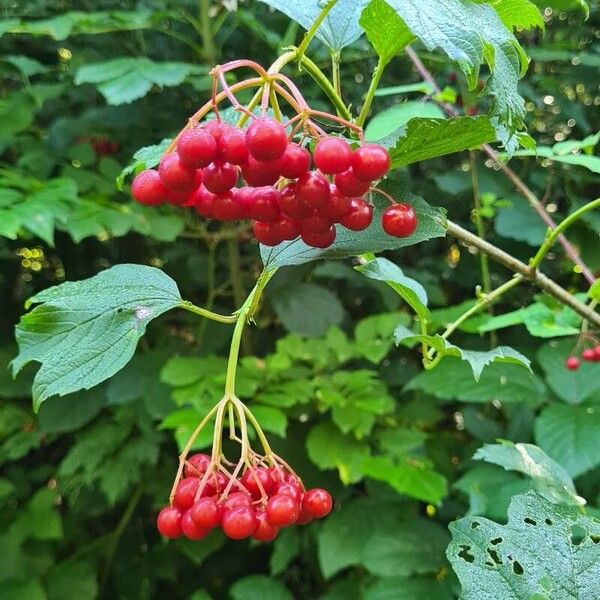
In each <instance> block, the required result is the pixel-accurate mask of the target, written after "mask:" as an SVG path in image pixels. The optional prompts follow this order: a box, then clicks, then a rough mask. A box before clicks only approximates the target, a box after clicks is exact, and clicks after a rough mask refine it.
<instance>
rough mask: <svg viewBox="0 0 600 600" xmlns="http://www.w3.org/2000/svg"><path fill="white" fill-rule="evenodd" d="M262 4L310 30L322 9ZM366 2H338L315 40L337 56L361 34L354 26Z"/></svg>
mask: <svg viewBox="0 0 600 600" xmlns="http://www.w3.org/2000/svg"><path fill="white" fill-rule="evenodd" d="M261 2H264V3H265V4H268V5H269V6H272V7H273V8H276V9H277V10H280V11H281V12H282V13H285V14H286V15H287V16H288V17H289V18H290V19H292V20H293V21H296V23H299V24H300V25H301V26H302V27H304V29H307V30H308V29H310V27H311V26H312V24H313V23H314V22H315V21H316V20H317V17H318V16H319V14H320V13H321V11H322V10H323V7H324V6H325V4H324V3H322V2H319V1H318V0H295V1H294V2H287V1H286V0H261ZM367 2H368V0H338V2H337V3H336V4H335V6H334V7H333V8H332V9H331V11H330V12H329V14H328V15H327V16H326V17H325V20H324V21H323V23H322V24H321V26H320V27H319V28H318V29H317V33H316V38H317V39H319V40H320V41H321V42H323V43H324V44H325V45H326V46H327V47H328V48H329V49H330V50H332V51H334V52H339V51H340V50H341V49H342V48H344V47H345V46H348V45H350V44H351V43H352V42H355V41H356V40H357V39H358V38H359V37H360V36H361V35H362V34H363V31H362V29H361V28H360V26H359V24H358V20H359V18H360V14H361V13H362V10H363V8H364V7H365V5H366V4H367Z"/></svg>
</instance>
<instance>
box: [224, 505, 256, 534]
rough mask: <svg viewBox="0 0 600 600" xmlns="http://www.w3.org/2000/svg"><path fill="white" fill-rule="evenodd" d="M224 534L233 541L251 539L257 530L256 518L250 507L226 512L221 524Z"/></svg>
mask: <svg viewBox="0 0 600 600" xmlns="http://www.w3.org/2000/svg"><path fill="white" fill-rule="evenodd" d="M221 527H222V528H223V533H224V534H225V535H226V536H227V537H228V538H230V539H232V540H243V539H245V538H247V537H250V536H251V535H252V534H253V533H254V530H255V529H256V517H255V515H254V511H253V510H252V508H250V507H249V506H238V507H236V508H233V509H231V510H226V511H225V513H224V514H223V521H222V523H221Z"/></svg>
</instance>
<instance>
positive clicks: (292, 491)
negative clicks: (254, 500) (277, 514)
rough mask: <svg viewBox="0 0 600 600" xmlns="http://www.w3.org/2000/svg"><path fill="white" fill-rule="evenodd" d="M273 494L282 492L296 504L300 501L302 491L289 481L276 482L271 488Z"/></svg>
mask: <svg viewBox="0 0 600 600" xmlns="http://www.w3.org/2000/svg"><path fill="white" fill-rule="evenodd" d="M273 493H274V494H282V495H284V496H290V498H293V499H294V500H295V501H296V502H297V503H298V504H301V503H302V491H301V490H300V488H299V487H297V486H295V485H292V484H291V483H286V482H282V483H278V484H276V485H275V487H274V488H273Z"/></svg>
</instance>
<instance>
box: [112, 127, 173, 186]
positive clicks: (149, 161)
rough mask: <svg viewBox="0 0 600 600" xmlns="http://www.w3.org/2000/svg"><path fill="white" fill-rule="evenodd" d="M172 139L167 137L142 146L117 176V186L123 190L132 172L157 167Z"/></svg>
mask: <svg viewBox="0 0 600 600" xmlns="http://www.w3.org/2000/svg"><path fill="white" fill-rule="evenodd" d="M171 141H172V140H171V139H170V138H165V139H164V140H162V141H161V142H160V143H158V144H155V145H154V146H144V147H143V148H140V149H139V150H138V151H137V152H136V153H135V154H134V155H133V161H132V162H131V163H130V164H129V165H127V166H126V167H125V168H124V169H123V170H122V171H121V174H120V175H119V176H118V177H117V187H118V188H119V189H120V190H123V187H124V183H125V178H126V177H127V176H128V175H130V174H131V173H139V172H140V171H143V170H144V169H151V168H152V167H155V166H156V165H157V164H158V163H159V162H160V159H161V158H162V155H163V154H164V153H165V151H166V149H167V148H168V147H169V144H170V143H171Z"/></svg>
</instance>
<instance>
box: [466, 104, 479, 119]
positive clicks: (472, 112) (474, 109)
mask: <svg viewBox="0 0 600 600" xmlns="http://www.w3.org/2000/svg"><path fill="white" fill-rule="evenodd" d="M477 112H478V111H477V107H476V106H469V108H467V115H469V116H470V117H474V116H475V115H476V114H477Z"/></svg>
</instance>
